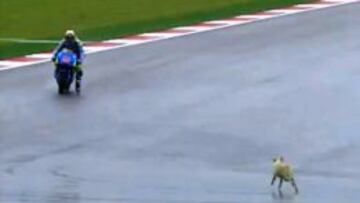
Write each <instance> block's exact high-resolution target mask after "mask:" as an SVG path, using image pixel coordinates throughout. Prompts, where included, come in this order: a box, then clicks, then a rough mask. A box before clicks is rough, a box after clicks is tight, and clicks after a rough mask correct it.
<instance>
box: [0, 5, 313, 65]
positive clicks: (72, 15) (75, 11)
mask: <svg viewBox="0 0 360 203" xmlns="http://www.w3.org/2000/svg"><path fill="white" fill-rule="evenodd" d="M311 1H313V0H72V1H64V0H0V38H23V39H49V40H51V39H56V40H60V39H61V37H62V35H63V32H64V30H66V29H74V30H76V31H77V33H78V35H79V37H80V38H81V39H82V40H86V41H87V40H89V41H93V40H103V39H110V38H114V37H120V36H123V35H129V34H135V33H142V32H148V31H152V30H158V29H165V28H170V27H174V26H179V25H188V24H193V23H197V22H201V21H205V20H212V19H219V18H224V17H230V16H234V15H239V14H248V13H253V12H258V11H263V10H267V9H271V8H278V7H285V6H289V5H292V4H297V3H304V2H311ZM54 46H55V45H54V44H16V43H10V42H1V41H0V58H7V57H11V56H19V55H25V54H29V53H34V52H39V51H44V50H49V49H52V48H53V47H54Z"/></svg>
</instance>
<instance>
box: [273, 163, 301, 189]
mask: <svg viewBox="0 0 360 203" xmlns="http://www.w3.org/2000/svg"><path fill="white" fill-rule="evenodd" d="M272 165H273V178H272V180H271V185H274V183H275V181H276V179H277V178H279V179H280V182H279V185H278V190H279V191H280V192H281V187H282V184H283V182H284V181H285V182H290V183H291V185H292V187H293V188H294V190H295V193H296V194H298V193H299V189H298V187H297V185H296V183H295V178H294V172H293V169H292V167H291V166H290V165H289V164H287V163H285V162H284V157H282V156H279V157H276V158H274V159H273V164H272Z"/></svg>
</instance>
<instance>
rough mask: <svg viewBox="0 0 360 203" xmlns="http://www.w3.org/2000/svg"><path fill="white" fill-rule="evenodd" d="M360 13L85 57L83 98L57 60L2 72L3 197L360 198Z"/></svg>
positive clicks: (154, 200)
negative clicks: (65, 89)
mask: <svg viewBox="0 0 360 203" xmlns="http://www.w3.org/2000/svg"><path fill="white" fill-rule="evenodd" d="M359 10H360V4H359V3H355V4H349V5H346V6H341V7H336V8H330V9H325V10H320V11H315V12H310V13H304V14H300V15H295V16H288V17H281V18H277V19H271V20H265V21H261V22H257V23H253V24H248V25H242V26H237V27H232V28H228V29H224V30H219V31H212V32H207V33H202V34H196V35H191V36H186V37H181V38H176V39H172V40H164V41H160V42H155V43H149V44H145V45H139V46H134V47H127V48H122V49H117V50H113V51H110V52H103V53H98V54H95V55H90V56H88V58H87V62H86V64H85V67H84V69H85V71H86V75H85V79H84V89H83V93H82V95H80V96H78V95H75V94H72V95H68V96H58V95H57V89H56V84H55V81H54V80H53V78H52V70H53V67H52V65H51V64H50V63H47V64H42V65H36V66H30V67H25V68H20V69H15V70H8V71H3V72H0V93H1V94H0V98H1V99H0V130H1V131H0V202H1V203H88V202H89V203H92V202H94V203H95V202H96V203H98V202H101V203H108V202H109V203H115V202H116V203H205V202H206V203H207V202H211V203H252V202H254V203H263V202H264V203H266V202H296V203H313V202H327V203H339V202H343V203H357V202H359V199H360V193H359V191H360V170H359V168H360V158H359V157H358V155H359V154H360V135H359V128H360V127H359V126H360V105H359V104H360V37H359V36H360V27H359V26H360V13H359ZM278 154H283V155H284V156H285V157H286V159H287V160H288V161H289V162H291V163H293V165H294V167H295V169H296V178H297V182H298V185H299V188H300V194H299V195H297V196H295V195H294V194H293V191H292V188H291V187H290V186H289V185H285V187H284V189H283V193H282V195H281V194H279V193H278V192H277V190H276V187H274V188H272V187H270V181H271V159H272V158H273V156H275V155H278Z"/></svg>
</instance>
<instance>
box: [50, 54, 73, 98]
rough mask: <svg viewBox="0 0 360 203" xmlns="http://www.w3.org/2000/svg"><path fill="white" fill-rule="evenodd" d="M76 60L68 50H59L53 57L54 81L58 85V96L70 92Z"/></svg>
mask: <svg viewBox="0 0 360 203" xmlns="http://www.w3.org/2000/svg"><path fill="white" fill-rule="evenodd" d="M77 62H78V58H77V56H76V54H75V53H74V52H72V51H71V50H68V49H63V50H61V51H60V52H59V53H58V54H57V55H56V56H55V61H54V63H55V66H56V69H55V74H54V75H55V79H56V81H57V84H58V92H59V94H65V93H69V92H70V86H71V84H72V83H73V81H74V74H75V68H76V66H77Z"/></svg>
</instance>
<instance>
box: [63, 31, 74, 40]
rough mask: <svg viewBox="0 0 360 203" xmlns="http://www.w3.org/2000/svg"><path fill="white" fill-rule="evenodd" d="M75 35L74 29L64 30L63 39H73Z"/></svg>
mask: <svg viewBox="0 0 360 203" xmlns="http://www.w3.org/2000/svg"><path fill="white" fill-rule="evenodd" d="M75 37H76V34H75V31H74V30H66V32H65V39H66V40H74V39H75Z"/></svg>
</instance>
